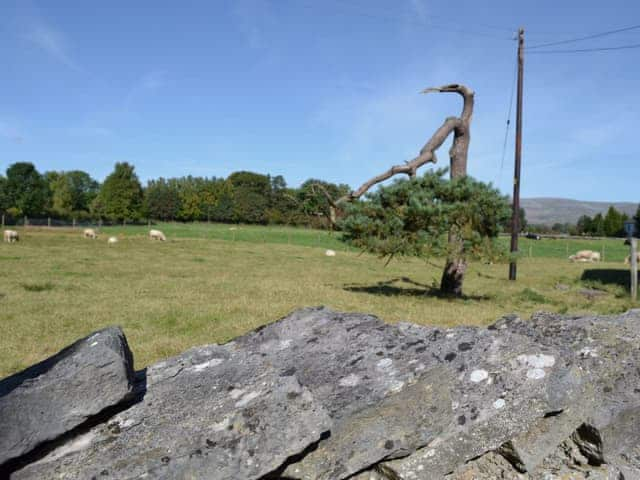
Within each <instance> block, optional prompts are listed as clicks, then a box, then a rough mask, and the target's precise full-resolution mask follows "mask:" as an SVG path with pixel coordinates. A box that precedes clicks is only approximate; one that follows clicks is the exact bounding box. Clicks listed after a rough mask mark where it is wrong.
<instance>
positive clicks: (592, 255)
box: [569, 250, 600, 262]
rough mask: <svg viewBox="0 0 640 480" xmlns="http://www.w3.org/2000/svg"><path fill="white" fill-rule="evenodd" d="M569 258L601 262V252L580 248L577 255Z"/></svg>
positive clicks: (574, 260) (576, 260)
mask: <svg viewBox="0 0 640 480" xmlns="http://www.w3.org/2000/svg"><path fill="white" fill-rule="evenodd" d="M569 260H571V261H572V262H599V261H600V252H594V251H593V250H580V251H579V252H577V253H576V254H575V255H571V256H570V257H569Z"/></svg>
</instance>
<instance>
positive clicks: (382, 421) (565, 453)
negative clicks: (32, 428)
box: [11, 308, 640, 480]
mask: <svg viewBox="0 0 640 480" xmlns="http://www.w3.org/2000/svg"><path fill="white" fill-rule="evenodd" d="M143 377H144V375H143ZM138 400H139V401H138V402H137V403H136V404H134V405H132V406H127V407H126V408H125V409H124V410H123V411H121V412H120V413H118V414H116V415H114V416H113V417H111V418H110V419H108V420H107V421H105V422H103V423H101V424H98V425H95V426H93V427H91V428H88V429H86V431H83V432H78V435H76V436H74V437H72V438H69V439H66V440H65V442H63V444H62V445H60V446H59V447H58V448H56V449H54V450H52V451H50V452H48V454H47V455H46V456H43V457H42V458H40V459H39V460H38V461H36V462H34V463H32V464H30V465H27V466H26V467H24V468H23V469H21V470H18V471H16V472H14V473H13V476H12V477H11V478H16V479H35V478H38V479H40V478H44V479H47V478H52V479H53V478H56V479H57V478H88V479H90V478H94V477H95V478H103V477H104V478H127V479H128V478H167V479H169V478H189V479H196V478H202V479H205V478H207V479H208V478H215V479H260V480H267V479H282V480H284V479H287V480H291V479H309V480H316V479H317V480H321V479H326V480H339V479H344V478H351V479H358V480H365V479H369V480H384V479H387V480H389V479H405V480H415V479H425V480H426V479H447V480H463V479H465V480H466V479H478V480H480V479H487V480H488V479H495V478H502V479H514V480H515V479H531V480H543V479H544V480H551V479H602V480H604V479H607V480H613V479H616V480H622V479H625V480H629V479H640V311H630V312H628V313H626V314H622V315H618V316H610V317H579V318H578V317H569V316H560V315H551V314H538V315H534V316H533V318H532V319H531V320H526V321H525V320H521V319H519V318H518V317H515V316H508V317H504V318H503V319H500V320H499V321H498V322H496V323H495V324H494V325H492V326H490V327H488V328H472V327H458V328H451V329H441V328H433V327H420V326H416V325H411V324H398V325H388V324H384V323H383V322H381V321H380V320H378V319H377V318H375V317H373V316H370V315H362V314H345V313H337V312H333V311H331V310H327V309H323V308H313V309H303V310H299V311H297V312H294V313H293V314H291V315H290V316H288V317H286V318H284V319H282V320H280V321H278V322H275V323H273V324H271V325H268V326H266V327H263V328H261V329H258V330H256V331H254V332H251V333H249V334H247V335H245V336H243V337H239V338H237V339H236V340H234V341H233V342H230V343H228V344H225V345H211V346H205V347H200V348H194V349H191V350H189V351H188V352H186V353H184V354H182V355H180V356H178V357H175V358H173V359H170V360H167V361H164V362H160V363H159V364H156V365H154V366H152V367H150V368H149V369H148V370H147V371H146V388H144V389H141V390H140V392H139V398H138Z"/></svg>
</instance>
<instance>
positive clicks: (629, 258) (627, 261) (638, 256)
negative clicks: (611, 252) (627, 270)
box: [624, 252, 640, 265]
mask: <svg viewBox="0 0 640 480" xmlns="http://www.w3.org/2000/svg"><path fill="white" fill-rule="evenodd" d="M636 262H637V263H638V264H639V265H640V252H638V253H636ZM630 263H631V255H627V258H625V259H624V264H625V265H629V264H630Z"/></svg>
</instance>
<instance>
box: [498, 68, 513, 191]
mask: <svg viewBox="0 0 640 480" xmlns="http://www.w3.org/2000/svg"><path fill="white" fill-rule="evenodd" d="M517 74H518V61H517V60H516V62H515V66H514V69H513V80H512V81H511V95H510V96H509V111H508V113H507V124H506V126H505V130H504V143H503V145H502V159H501V160H500V171H499V172H498V183H497V185H496V187H498V188H500V182H502V171H503V170H504V157H505V155H506V153H507V141H508V139H509V127H510V126H511V112H512V111H513V97H514V94H515V91H516V79H517Z"/></svg>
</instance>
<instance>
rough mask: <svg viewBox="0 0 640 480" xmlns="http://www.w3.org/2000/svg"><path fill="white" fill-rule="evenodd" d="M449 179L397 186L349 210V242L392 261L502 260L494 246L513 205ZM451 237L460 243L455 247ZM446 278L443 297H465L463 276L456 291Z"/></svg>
mask: <svg viewBox="0 0 640 480" xmlns="http://www.w3.org/2000/svg"><path fill="white" fill-rule="evenodd" d="M445 173H446V170H438V171H435V172H433V171H432V172H427V173H425V174H424V175H423V176H422V177H417V178H413V179H411V180H399V181H396V182H394V183H392V184H391V185H389V186H384V187H380V188H379V189H378V190H377V191H376V192H374V193H370V194H368V195H367V197H366V200H364V201H360V202H356V203H354V204H352V205H351V206H349V207H348V208H347V212H346V216H345V218H344V219H343V220H342V222H341V223H340V225H341V227H342V228H343V230H344V239H345V241H347V242H349V243H350V244H352V245H354V246H356V247H359V248H361V249H363V250H365V251H368V252H372V253H376V254H378V255H380V256H381V257H387V259H388V260H390V259H391V258H393V257H394V256H398V255H405V256H416V257H428V256H432V255H434V256H446V257H448V258H451V259H454V260H455V261H462V263H464V264H466V261H467V260H469V259H473V258H486V257H494V256H496V255H498V254H499V253H500V251H501V249H500V248H499V247H498V245H497V243H496V242H495V240H496V238H497V236H498V233H499V232H500V226H501V225H504V224H505V223H506V221H507V219H508V217H509V202H508V199H507V198H506V197H503V196H501V195H500V193H499V192H498V191H497V190H496V189H494V188H493V187H491V186H490V185H487V184H484V183H482V182H479V181H477V180H474V179H473V178H471V177H461V178H457V179H454V180H448V179H445V178H444V175H445ZM449 235H455V236H456V237H457V238H459V239H460V240H461V241H460V242H456V243H451V242H449V241H448V237H449ZM452 248H455V249H456V251H451V249H452ZM445 277H447V276H446V275H444V274H443V279H442V282H441V284H440V290H441V292H442V293H445V294H452V295H455V296H460V295H462V283H463V279H464V272H463V275H461V276H460V278H459V279H458V280H457V281H456V284H455V285H450V284H449V283H450V282H449V281H448V280H447V279H446V278H445Z"/></svg>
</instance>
